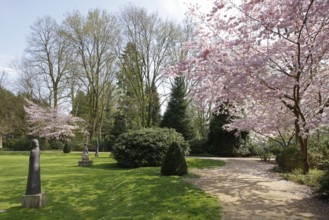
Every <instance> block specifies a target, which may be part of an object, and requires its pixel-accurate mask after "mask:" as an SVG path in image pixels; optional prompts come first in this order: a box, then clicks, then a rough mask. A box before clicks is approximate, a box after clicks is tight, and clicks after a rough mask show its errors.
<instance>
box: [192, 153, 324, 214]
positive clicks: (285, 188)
mask: <svg viewBox="0 0 329 220" xmlns="http://www.w3.org/2000/svg"><path fill="white" fill-rule="evenodd" d="M210 159H211V158H210ZM216 159H221V160H224V161H225V162H226V164H225V166H223V167H220V168H216V169H202V170H198V169H195V170H192V172H193V173H196V174H198V175H200V176H201V178H196V179H189V180H188V181H189V182H191V183H193V184H195V185H196V186H198V187H200V188H201V189H203V190H205V191H206V192H208V193H210V194H212V195H214V196H216V197H218V198H219V200H220V203H221V205H222V207H223V210H222V212H223V220H231V219H243V220H272V219H273V220H278V219H283V220H286V219H289V220H293V219H312V220H313V219H314V220H318V219H319V220H322V219H323V220H329V203H328V201H321V200H318V199H317V198H315V197H314V196H313V195H312V191H311V189H310V188H309V187H307V186H304V185H299V184H296V183H293V182H291V181H286V180H284V179H282V178H281V177H279V176H277V175H276V174H274V173H273V172H271V171H270V170H271V169H272V168H273V167H274V164H271V163H267V162H263V161H260V160H259V159H255V158H216Z"/></svg>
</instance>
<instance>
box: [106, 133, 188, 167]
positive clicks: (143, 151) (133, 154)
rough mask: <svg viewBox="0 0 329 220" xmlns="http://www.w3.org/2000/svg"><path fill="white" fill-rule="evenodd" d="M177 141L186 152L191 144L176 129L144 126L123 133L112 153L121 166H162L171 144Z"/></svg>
mask: <svg viewBox="0 0 329 220" xmlns="http://www.w3.org/2000/svg"><path fill="white" fill-rule="evenodd" d="M173 142H176V143H177V144H178V146H179V147H180V148H181V149H182V152H183V153H184V154H188V152H189V146H188V143H187V142H186V141H185V140H184V138H183V136H182V135H181V134H179V133H177V132H176V131H175V130H174V129H168V128H144V129H140V130H134V131H129V132H127V133H124V134H121V135H120V136H119V137H118V138H117V139H116V142H115V144H114V146H113V149H112V155H113V157H114V159H115V160H116V161H117V162H118V165H119V166H121V167H131V168H133V167H143V166H160V165H161V162H162V159H163V157H164V156H165V154H166V152H167V150H168V148H169V146H170V145H171V144H172V143H173Z"/></svg>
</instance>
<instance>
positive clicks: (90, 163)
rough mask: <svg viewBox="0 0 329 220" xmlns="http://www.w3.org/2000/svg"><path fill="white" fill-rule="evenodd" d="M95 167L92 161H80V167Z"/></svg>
mask: <svg viewBox="0 0 329 220" xmlns="http://www.w3.org/2000/svg"><path fill="white" fill-rule="evenodd" d="M92 165H93V161H92V160H80V161H79V167H91V166H92Z"/></svg>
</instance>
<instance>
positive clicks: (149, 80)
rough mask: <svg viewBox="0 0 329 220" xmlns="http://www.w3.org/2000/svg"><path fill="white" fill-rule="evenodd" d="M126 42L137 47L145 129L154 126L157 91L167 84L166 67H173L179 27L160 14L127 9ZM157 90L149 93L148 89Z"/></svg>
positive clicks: (123, 14)
mask: <svg viewBox="0 0 329 220" xmlns="http://www.w3.org/2000/svg"><path fill="white" fill-rule="evenodd" d="M120 23H121V27H122V30H123V33H124V36H125V38H124V42H126V44H127V43H128V42H130V43H132V44H133V45H134V47H135V51H136V53H135V55H136V56H137V57H136V58H135V60H134V62H136V65H135V66H136V68H135V71H137V72H136V76H137V75H138V76H139V77H138V78H137V79H138V80H139V83H138V85H139V89H140V90H139V92H138V94H139V95H138V96H136V97H138V102H139V105H140V109H141V123H142V127H150V126H152V125H153V124H152V115H153V114H152V111H153V110H154V107H153V105H154V104H155V103H154V100H153V99H152V98H150V97H154V95H155V92H156V90H158V89H159V87H160V86H162V85H163V82H164V81H165V80H166V77H164V74H163V72H162V71H161V68H162V67H165V66H166V65H167V64H168V63H169V60H170V59H169V58H170V56H169V55H170V48H171V47H172V46H173V45H174V43H175V39H176V38H177V34H178V32H177V27H176V25H174V23H173V22H169V21H163V20H162V19H161V18H160V17H159V16H158V14H156V13H152V14H148V13H147V11H146V10H145V9H143V8H138V7H136V6H127V7H125V8H124V9H123V10H122V12H121V14H120ZM153 87H154V88H156V90H155V89H146V88H153Z"/></svg>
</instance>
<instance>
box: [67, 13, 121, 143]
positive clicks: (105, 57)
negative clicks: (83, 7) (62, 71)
mask: <svg viewBox="0 0 329 220" xmlns="http://www.w3.org/2000/svg"><path fill="white" fill-rule="evenodd" d="M62 34H63V35H64V36H65V37H66V39H67V40H68V41H69V42H70V45H71V50H72V51H73V52H74V57H75V59H74V63H75V67H76V69H77V72H80V75H78V77H79V79H80V82H81V83H82V85H83V87H84V90H85V91H86V94H87V95H88V100H89V117H88V121H89V124H90V126H91V127H90V132H89V133H90V135H91V138H93V137H97V138H100V136H101V135H102V123H103V120H104V111H105V109H106V106H108V103H107V101H110V100H111V99H109V98H108V95H109V94H111V92H110V91H112V90H113V83H112V81H113V80H114V73H115V71H116V65H115V63H116V62H115V61H116V54H115V53H114V46H115V45H117V44H118V40H119V37H120V32H119V29H118V25H117V22H116V18H115V17H114V16H112V15H109V14H108V13H107V12H106V11H101V10H98V9H95V10H90V11H89V12H88V15H87V16H82V15H81V14H80V13H79V12H74V13H71V14H68V15H67V17H66V19H65V21H64V23H63V29H62Z"/></svg>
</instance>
